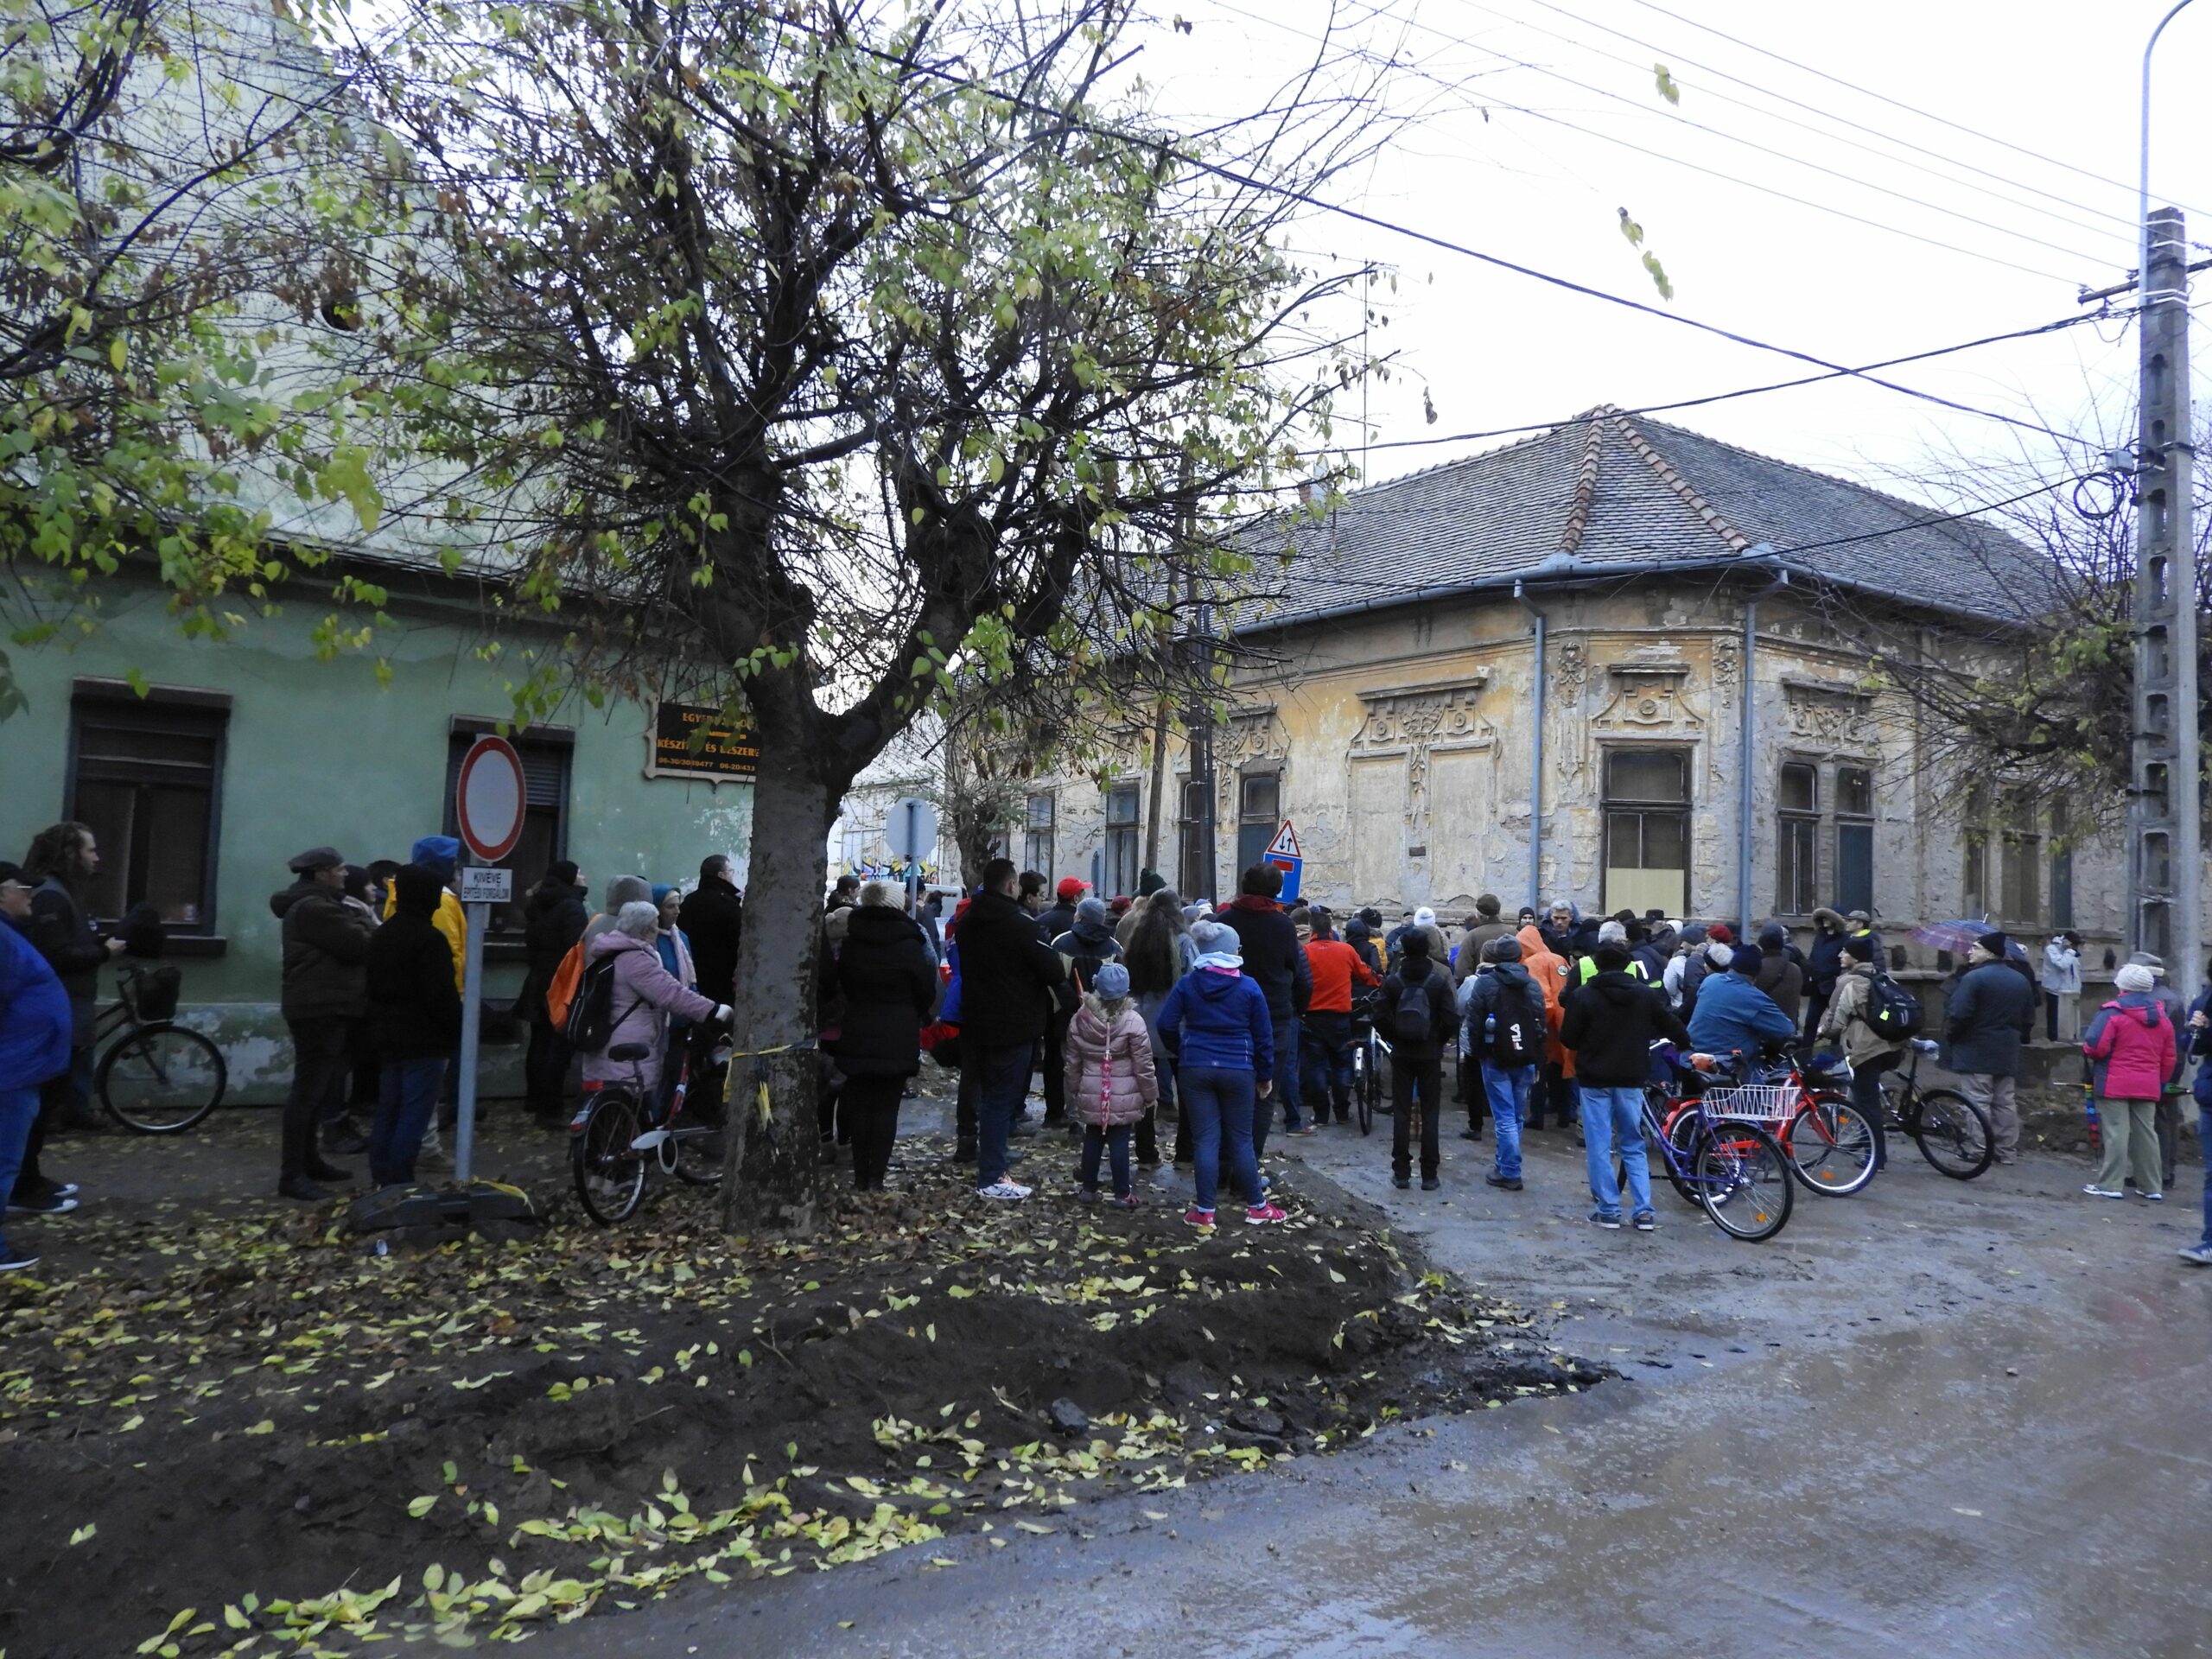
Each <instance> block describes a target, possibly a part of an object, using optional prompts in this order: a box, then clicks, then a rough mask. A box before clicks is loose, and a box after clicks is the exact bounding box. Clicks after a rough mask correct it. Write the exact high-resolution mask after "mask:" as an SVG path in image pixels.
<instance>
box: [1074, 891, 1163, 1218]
mask: <svg viewBox="0 0 2212 1659" xmlns="http://www.w3.org/2000/svg"><path fill="white" fill-rule="evenodd" d="M1085 902H1087V903H1095V902H1096V900H1086V901H1085ZM1066 1052H1067V1061H1066V1065H1067V1077H1066V1078H1065V1087H1066V1094H1067V1101H1068V1109H1069V1112H1070V1114H1071V1116H1073V1117H1074V1119H1075V1121H1076V1122H1077V1123H1079V1124H1080V1125H1082V1127H1083V1163H1082V1166H1081V1168H1080V1171H1079V1173H1077V1178H1076V1181H1077V1186H1076V1196H1077V1197H1078V1198H1081V1199H1082V1200H1083V1201H1084V1203H1085V1204H1093V1203H1096V1201H1097V1198H1098V1164H1099V1160H1100V1158H1101V1157H1102V1156H1103V1155H1104V1154H1106V1153H1107V1152H1108V1151H1109V1149H1110V1150H1111V1152H1112V1154H1113V1170H1114V1198H1113V1203H1114V1205H1115V1207H1116V1208H1117V1209H1122V1210H1134V1209H1135V1208H1137V1207H1138V1203H1139V1200H1138V1198H1137V1196H1136V1192H1135V1188H1134V1187H1133V1186H1132V1185H1131V1183H1130V1178H1129V1137H1130V1134H1131V1132H1132V1131H1133V1130H1134V1129H1135V1127H1136V1124H1137V1122H1138V1121H1139V1120H1140V1119H1141V1118H1142V1117H1144V1116H1146V1115H1147V1113H1149V1112H1150V1111H1151V1110H1152V1109H1153V1105H1154V1103H1155V1102H1156V1101H1158V1100H1159V1098H1160V1081H1159V1078H1158V1077H1157V1076H1156V1075H1155V1074H1154V1070H1153V1058H1152V1033H1151V1030H1150V1028H1149V1027H1147V1026H1146V1024H1145V1020H1144V1015H1143V1014H1141V1013H1139V1012H1138V1011H1137V1005H1136V1002H1135V999H1134V998H1132V997H1131V996H1130V995H1129V970H1128V969H1126V968H1124V967H1123V966H1122V964H1121V963H1118V962H1108V963H1101V964H1100V966H1099V968H1098V969H1097V971H1096V974H1095V976H1093V978H1092V981H1091V986H1090V991H1089V993H1088V994H1087V995H1085V996H1084V999H1083V1006H1082V1007H1080V1008H1078V1009H1077V1010H1076V1015H1075V1019H1074V1020H1073V1021H1071V1023H1070V1025H1069V1027H1068V1034H1067V1042H1066Z"/></svg>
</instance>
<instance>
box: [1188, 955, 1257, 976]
mask: <svg viewBox="0 0 2212 1659" xmlns="http://www.w3.org/2000/svg"><path fill="white" fill-rule="evenodd" d="M1191 966H1192V967H1193V968H1211V969H1213V971H1214V972H1216V973H1217V974H1241V973H1243V971H1244V958H1243V957H1241V956H1239V955H1238V954H1237V953H1236V951H1234V950H1209V951H1207V952H1206V953H1205V955H1203V956H1201V957H1199V958H1198V960H1197V961H1196V962H1194V963H1192V964H1191Z"/></svg>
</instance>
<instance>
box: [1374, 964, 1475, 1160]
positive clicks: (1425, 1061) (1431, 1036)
mask: <svg viewBox="0 0 2212 1659" xmlns="http://www.w3.org/2000/svg"><path fill="white" fill-rule="evenodd" d="M1428 932H1429V930H1428V929H1427V928H1423V927H1415V928H1413V929H1411V930H1410V931H1408V932H1407V934H1406V936H1405V938H1403V939H1402V940H1401V941H1400V944H1399V949H1400V950H1402V952H1403V953H1404V955H1403V960H1402V963H1401V965H1400V967H1399V968H1398V970H1397V971H1396V972H1395V973H1394V974H1392V975H1390V976H1389V977H1388V978H1386V979H1385V980H1383V993H1382V995H1381V996H1379V997H1378V998H1377V999H1376V1005H1375V1012H1376V1019H1377V1020H1381V1021H1382V1022H1383V1028H1384V1029H1385V1030H1386V1031H1388V1032H1389V1034H1390V1105H1391V1113H1392V1116H1391V1118H1390V1184H1391V1185H1393V1186H1395V1187H1397V1188H1399V1189H1401V1190H1403V1189H1405V1188H1407V1187H1409V1186H1411V1185H1413V1154H1412V1141H1413V1119H1414V1103H1416V1102H1418V1103H1420V1108H1421V1191H1422V1192H1435V1191H1436V1189H1437V1187H1438V1186H1439V1185H1441V1183H1440V1179H1439V1173H1440V1168H1441V1166H1442V1163H1443V1156H1444V1154H1443V1150H1442V1148H1441V1147H1440V1145H1439V1137H1440V1134H1441V1125H1442V1122H1443V1117H1444V1046H1445V1044H1446V1042H1448V1041H1450V1040H1451V1037H1452V1031H1453V1029H1454V1027H1455V1026H1456V1025H1457V1023H1458V1022H1457V1020H1455V1019H1454V1017H1453V1016H1454V1015H1455V1014H1457V1012H1458V1009H1457V1007H1456V1006H1455V1005H1454V1003H1453V1001H1452V976H1451V973H1450V971H1449V970H1447V969H1444V968H1442V967H1440V966H1439V965H1438V964H1437V963H1434V962H1433V961H1432V960H1431V959H1430V957H1429V938H1428Z"/></svg>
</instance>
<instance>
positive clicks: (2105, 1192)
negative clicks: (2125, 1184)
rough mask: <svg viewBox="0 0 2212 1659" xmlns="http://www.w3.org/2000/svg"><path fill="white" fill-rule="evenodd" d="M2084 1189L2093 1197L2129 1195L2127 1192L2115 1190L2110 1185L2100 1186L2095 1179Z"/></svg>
mask: <svg viewBox="0 0 2212 1659" xmlns="http://www.w3.org/2000/svg"><path fill="white" fill-rule="evenodd" d="M2082 1191H2083V1192H2086V1193H2088V1195H2089V1196H2090V1197H2091V1198H2126V1196H2127V1194H2126V1193H2125V1192H2113V1190H2112V1189H2111V1188H2110V1187H2108V1186H2099V1185H2097V1184H2096V1183H2095V1182H2094V1181H2091V1182H2090V1183H2089V1184H2088V1185H2087V1186H2085V1187H2083V1188H2082Z"/></svg>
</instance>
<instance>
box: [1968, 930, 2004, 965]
mask: <svg viewBox="0 0 2212 1659" xmlns="http://www.w3.org/2000/svg"><path fill="white" fill-rule="evenodd" d="M1974 943H1975V944H1978V945H1980V947H1981V948H1982V949H1983V950H1986V951H1988V952H1989V954H1990V955H1991V956H1993V957H1996V958H1997V960H1998V961H1999V962H2002V961H2004V960H2005V957H2006V955H2007V954H2008V953H2010V951H2011V950H2012V940H2010V939H2008V938H2005V936H2004V934H2002V933H1995V932H1993V933H1985V934H1983V935H1982V936H1981V937H1980V938H1978V939H1976V940H1975V941H1974Z"/></svg>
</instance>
